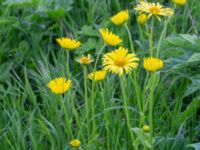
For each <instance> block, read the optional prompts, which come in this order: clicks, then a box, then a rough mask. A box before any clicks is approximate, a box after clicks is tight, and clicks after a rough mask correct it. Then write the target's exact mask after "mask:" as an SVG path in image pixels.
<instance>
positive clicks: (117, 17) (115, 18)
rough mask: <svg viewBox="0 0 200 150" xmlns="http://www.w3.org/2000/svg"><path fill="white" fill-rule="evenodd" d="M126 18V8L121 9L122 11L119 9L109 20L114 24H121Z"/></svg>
mask: <svg viewBox="0 0 200 150" xmlns="http://www.w3.org/2000/svg"><path fill="white" fill-rule="evenodd" d="M128 18H129V13H128V10H123V11H120V12H119V13H117V14H116V15H114V16H112V17H111V19H110V20H111V21H112V22H113V23H114V24H115V25H121V24H124V23H125V22H127V21H128Z"/></svg>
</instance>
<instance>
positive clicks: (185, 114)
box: [177, 97, 200, 124]
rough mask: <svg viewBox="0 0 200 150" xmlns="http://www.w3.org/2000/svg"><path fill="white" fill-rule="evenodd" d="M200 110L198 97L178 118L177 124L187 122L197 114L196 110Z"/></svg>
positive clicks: (199, 98)
mask: <svg viewBox="0 0 200 150" xmlns="http://www.w3.org/2000/svg"><path fill="white" fill-rule="evenodd" d="M198 108H200V97H197V98H195V99H193V100H192V102H191V103H190V104H189V105H188V106H187V108H186V110H184V111H183V112H182V113H181V114H180V115H179V117H178V120H177V122H178V123H179V124H181V123H183V122H184V121H186V120H187V119H188V118H189V117H191V116H192V115H193V114H194V113H196V111H195V110H197V109H198Z"/></svg>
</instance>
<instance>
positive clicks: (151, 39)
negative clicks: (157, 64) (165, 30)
mask: <svg viewBox="0 0 200 150" xmlns="http://www.w3.org/2000/svg"><path fill="white" fill-rule="evenodd" d="M153 31H154V19H153V17H152V19H151V29H150V34H149V50H150V56H151V57H153Z"/></svg>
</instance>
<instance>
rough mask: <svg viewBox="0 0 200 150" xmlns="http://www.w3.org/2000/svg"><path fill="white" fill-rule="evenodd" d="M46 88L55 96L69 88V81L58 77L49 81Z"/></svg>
mask: <svg viewBox="0 0 200 150" xmlns="http://www.w3.org/2000/svg"><path fill="white" fill-rule="evenodd" d="M47 86H48V87H49V88H50V89H51V91H52V92H53V93H55V94H63V93H65V92H67V91H68V90H69V88H70V87H71V80H66V78H64V77H58V78H55V79H53V80H51V81H50V82H49V83H48V84H47Z"/></svg>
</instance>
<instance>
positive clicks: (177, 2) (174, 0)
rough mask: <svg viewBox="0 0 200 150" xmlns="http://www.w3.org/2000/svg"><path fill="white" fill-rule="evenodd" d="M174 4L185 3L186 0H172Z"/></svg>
mask: <svg viewBox="0 0 200 150" xmlns="http://www.w3.org/2000/svg"><path fill="white" fill-rule="evenodd" d="M173 2H174V4H176V5H182V6H183V5H185V3H186V0H173Z"/></svg>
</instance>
